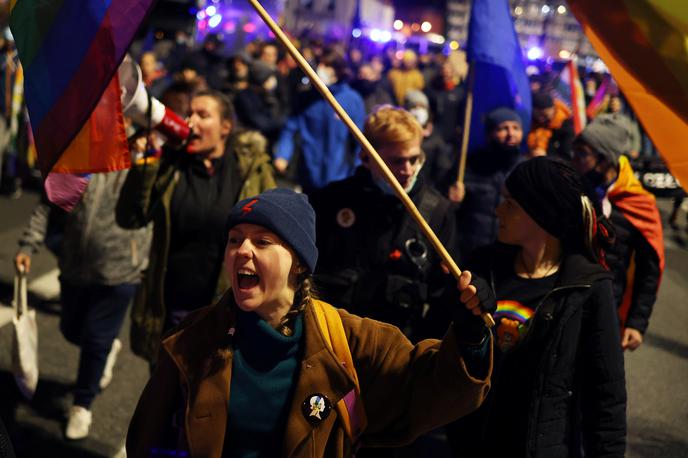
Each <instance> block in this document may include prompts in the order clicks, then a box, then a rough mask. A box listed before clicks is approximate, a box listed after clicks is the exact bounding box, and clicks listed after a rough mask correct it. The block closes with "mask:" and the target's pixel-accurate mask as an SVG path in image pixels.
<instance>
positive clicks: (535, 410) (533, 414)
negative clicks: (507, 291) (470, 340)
mask: <svg viewBox="0 0 688 458" xmlns="http://www.w3.org/2000/svg"><path fill="white" fill-rule="evenodd" d="M589 288H592V285H591V284H578V285H565V286H558V287H555V288H553V289H552V290H551V291H549V292H548V293H547V294H546V295H545V297H543V298H542V300H541V301H540V302H539V303H538V305H537V308H536V310H535V313H536V312H537V310H538V309H539V308H540V306H541V305H542V304H544V303H545V301H546V300H547V299H549V298H550V296H551V295H552V294H554V293H558V292H560V291H564V290H569V289H589ZM535 313H533V317H532V318H531V320H534V319H535ZM553 318H554V314H553V313H552V312H548V313H546V314H545V316H544V319H545V320H546V321H550V320H552V319H553ZM531 323H534V322H533V321H531ZM530 330H531V327H529V328H528V330H527V331H526V336H527V335H528V334H529V333H530ZM524 340H525V337H524ZM545 364H546V361H545V360H544V358H542V359H541V361H540V362H539V364H538V370H537V373H538V374H544V369H545V367H544V366H545ZM544 383H545V377H544V376H543V377H539V380H538V386H537V388H536V389H535V390H534V393H542V392H543V387H544ZM533 398H534V399H535V403H534V405H533V407H532V409H531V410H530V412H529V414H528V418H529V421H528V430H527V431H528V440H527V441H526V455H528V454H529V453H530V448H531V446H532V445H534V444H535V443H536V442H537V437H534V436H535V434H536V432H535V429H536V428H535V425H536V423H537V419H538V414H539V411H540V397H539V396H534V397H533Z"/></svg>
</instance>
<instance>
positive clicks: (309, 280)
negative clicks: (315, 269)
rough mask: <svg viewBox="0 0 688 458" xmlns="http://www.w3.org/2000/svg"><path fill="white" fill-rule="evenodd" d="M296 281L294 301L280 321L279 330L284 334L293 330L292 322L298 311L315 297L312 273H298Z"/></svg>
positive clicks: (289, 333) (288, 333)
mask: <svg viewBox="0 0 688 458" xmlns="http://www.w3.org/2000/svg"><path fill="white" fill-rule="evenodd" d="M296 281H297V284H298V287H297V289H296V294H295V295H294V303H293V304H292V306H291V308H290V309H289V311H288V312H287V314H286V315H284V316H283V317H282V320H281V321H280V327H279V331H280V332H281V333H282V334H284V335H286V336H289V335H291V334H292V333H293V332H294V329H293V324H294V321H295V320H296V317H297V316H298V315H299V313H301V312H303V310H304V309H305V308H306V306H307V305H308V304H309V303H310V302H311V301H312V300H314V299H317V294H316V290H315V283H314V281H313V274H311V273H308V272H303V273H300V274H299V276H298V277H297V280H296Z"/></svg>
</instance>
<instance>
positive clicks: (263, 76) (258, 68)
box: [234, 61, 286, 151]
mask: <svg viewBox="0 0 688 458" xmlns="http://www.w3.org/2000/svg"><path fill="white" fill-rule="evenodd" d="M248 77H249V86H248V88H246V89H244V90H243V91H240V92H239V93H238V94H237V95H236V98H235V99H234V104H235V105H236V110H237V117H238V118H239V121H240V122H241V123H242V125H243V126H244V127H247V128H249V129H255V130H258V131H260V133H262V134H263V135H264V136H265V137H266V138H267V139H268V142H269V145H272V144H273V143H274V142H275V141H276V140H277V137H278V136H279V134H280V132H281V131H282V127H284V123H285V121H286V115H285V114H286V111H285V107H283V106H282V104H281V103H280V100H279V99H278V98H277V94H276V92H275V89H276V88H277V76H276V73H275V71H274V70H273V69H272V68H270V67H269V66H268V65H266V64H264V63H263V62H261V61H254V62H253V63H252V64H251V66H250V67H249V74H248ZM268 150H269V151H270V150H271V147H268Z"/></svg>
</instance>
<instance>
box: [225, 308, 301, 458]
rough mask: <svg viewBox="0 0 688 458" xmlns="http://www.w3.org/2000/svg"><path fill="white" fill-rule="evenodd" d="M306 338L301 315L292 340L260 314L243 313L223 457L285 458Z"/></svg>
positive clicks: (235, 343)
mask: <svg viewBox="0 0 688 458" xmlns="http://www.w3.org/2000/svg"><path fill="white" fill-rule="evenodd" d="M302 335H303V318H302V316H301V315H299V317H298V318H297V319H296V323H295V325H294V334H293V335H292V336H289V337H287V336H284V335H282V334H281V333H279V332H277V331H276V330H275V329H273V328H272V327H271V326H270V325H269V324H268V323H267V322H266V321H264V320H263V319H261V318H260V317H259V316H258V315H257V314H256V313H245V312H239V313H238V316H237V325H236V332H235V334H234V356H233V360H232V381H231V385H230V396H229V415H228V419H227V431H226V434H225V444H224V448H223V451H222V456H223V457H242V458H243V457H275V456H280V455H281V454H282V453H281V452H282V442H283V439H284V431H285V430H286V421H287V415H288V412H289V407H290V404H291V398H292V393H293V388H294V387H295V386H296V377H297V376H298V371H297V370H298V367H299V361H300V360H301V355H302V347H303V339H302Z"/></svg>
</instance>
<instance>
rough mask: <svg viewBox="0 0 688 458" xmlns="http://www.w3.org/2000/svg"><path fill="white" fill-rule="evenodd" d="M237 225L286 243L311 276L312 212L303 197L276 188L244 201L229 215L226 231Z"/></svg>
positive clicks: (313, 256)
mask: <svg viewBox="0 0 688 458" xmlns="http://www.w3.org/2000/svg"><path fill="white" fill-rule="evenodd" d="M237 224H256V225H258V226H262V227H264V228H266V229H269V230H270V231H272V232H274V233H275V234H277V235H278V236H279V237H280V238H281V239H282V240H284V241H285V242H287V243H288V244H289V246H290V247H291V248H292V249H293V250H294V251H295V252H296V254H298V255H299V258H301V261H303V262H304V263H305V264H306V266H308V269H309V271H310V272H311V273H312V272H313V271H314V270H315V264H316V262H317V261H318V248H317V247H316V246H315V211H314V210H313V207H311V204H310V203H308V197H307V196H306V195H305V194H298V193H296V192H294V191H292V190H290V189H280V188H277V189H270V190H268V191H265V192H263V193H262V194H258V195H257V196H255V197H249V198H248V199H244V200H242V201H240V202H238V203H237V204H236V205H234V207H233V208H232V210H231V211H230V212H229V217H228V218H227V228H226V229H227V232H229V230H230V229H231V228H233V227H234V226H236V225H237Z"/></svg>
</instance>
